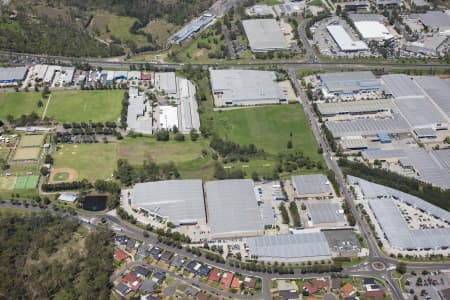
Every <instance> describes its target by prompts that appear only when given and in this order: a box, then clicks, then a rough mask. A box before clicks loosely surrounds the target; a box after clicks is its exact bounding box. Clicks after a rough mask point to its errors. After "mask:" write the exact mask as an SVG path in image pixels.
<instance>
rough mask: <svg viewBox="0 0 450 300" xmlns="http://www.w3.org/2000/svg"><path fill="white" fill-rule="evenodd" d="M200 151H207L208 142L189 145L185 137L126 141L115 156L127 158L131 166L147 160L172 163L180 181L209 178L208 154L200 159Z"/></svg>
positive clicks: (120, 144)
mask: <svg viewBox="0 0 450 300" xmlns="http://www.w3.org/2000/svg"><path fill="white" fill-rule="evenodd" d="M203 149H204V150H207V151H208V152H209V141H208V140H203V139H199V140H198V141H196V142H192V141H190V140H189V137H186V141H185V142H177V141H174V140H171V141H168V142H158V141H157V140H156V139H155V138H153V137H152V138H148V137H143V138H125V139H123V140H122V141H121V142H120V143H119V145H118V149H117V157H120V158H125V159H128V161H130V163H132V164H142V162H143V161H144V160H145V159H149V158H152V159H153V160H154V161H156V162H157V163H166V162H170V161H172V162H174V163H175V164H176V166H177V168H178V170H179V172H180V174H181V177H182V178H185V179H188V178H203V179H211V178H212V173H213V166H214V164H213V162H212V159H211V156H210V155H209V154H208V155H207V156H206V157H202V150H203Z"/></svg>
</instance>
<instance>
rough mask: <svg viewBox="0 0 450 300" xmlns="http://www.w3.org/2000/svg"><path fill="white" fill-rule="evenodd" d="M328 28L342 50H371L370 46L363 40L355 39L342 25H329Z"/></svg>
mask: <svg viewBox="0 0 450 300" xmlns="http://www.w3.org/2000/svg"><path fill="white" fill-rule="evenodd" d="M327 30H328V32H329V33H330V34H331V36H332V37H333V40H334V41H335V42H336V44H337V45H338V46H339V49H341V51H344V52H355V51H366V50H369V47H367V44H366V43H364V42H363V41H359V40H358V41H354V40H353V39H352V37H351V36H350V35H349V34H348V33H347V31H345V29H344V27H342V25H329V26H327Z"/></svg>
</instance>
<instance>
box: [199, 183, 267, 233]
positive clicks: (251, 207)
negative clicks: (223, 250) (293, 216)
mask: <svg viewBox="0 0 450 300" xmlns="http://www.w3.org/2000/svg"><path fill="white" fill-rule="evenodd" d="M205 194H206V203H207V211H208V224H209V225H210V227H211V237H212V238H213V239H225V238H236V237H250V236H258V235H263V234H264V225H263V221H262V218H261V214H260V211H259V208H258V202H257V198H256V195H255V190H254V186H253V181H252V180H249V179H229V180H220V181H209V182H207V183H205Z"/></svg>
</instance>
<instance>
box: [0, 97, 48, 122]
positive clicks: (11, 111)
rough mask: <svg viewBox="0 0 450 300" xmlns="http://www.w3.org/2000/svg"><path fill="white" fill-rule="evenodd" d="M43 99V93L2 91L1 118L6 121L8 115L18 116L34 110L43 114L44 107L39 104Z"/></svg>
mask: <svg viewBox="0 0 450 300" xmlns="http://www.w3.org/2000/svg"><path fill="white" fill-rule="evenodd" d="M41 99H42V97H41V94H40V93H36V92H5V93H0V119H1V120H3V121H4V120H5V119H6V116H8V115H12V116H13V117H14V118H17V117H19V116H21V115H23V114H29V113H31V112H33V111H34V112H36V113H37V114H38V115H39V116H41V114H42V110H43V109H42V108H39V107H38V105H37V103H38V101H39V100H41ZM43 102H44V103H45V101H43Z"/></svg>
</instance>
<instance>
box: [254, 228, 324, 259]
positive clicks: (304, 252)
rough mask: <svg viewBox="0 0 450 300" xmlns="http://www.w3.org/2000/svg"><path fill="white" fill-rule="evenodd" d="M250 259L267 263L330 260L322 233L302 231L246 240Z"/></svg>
mask: <svg viewBox="0 0 450 300" xmlns="http://www.w3.org/2000/svg"><path fill="white" fill-rule="evenodd" d="M246 242H247V246H248V248H249V254H250V257H251V258H253V259H258V260H261V261H268V262H274V261H278V262H297V261H306V260H324V259H330V258H331V252H330V248H329V245H328V242H327V239H326V237H325V235H324V234H323V232H321V231H317V230H302V231H301V232H298V233H295V234H283V235H273V236H262V237H254V238H248V239H246Z"/></svg>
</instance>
